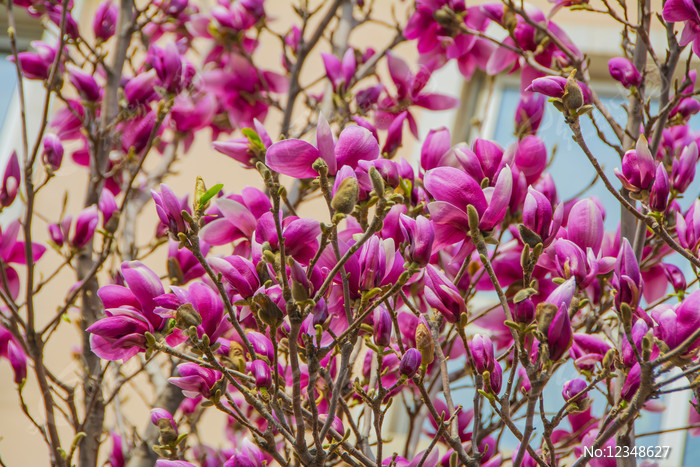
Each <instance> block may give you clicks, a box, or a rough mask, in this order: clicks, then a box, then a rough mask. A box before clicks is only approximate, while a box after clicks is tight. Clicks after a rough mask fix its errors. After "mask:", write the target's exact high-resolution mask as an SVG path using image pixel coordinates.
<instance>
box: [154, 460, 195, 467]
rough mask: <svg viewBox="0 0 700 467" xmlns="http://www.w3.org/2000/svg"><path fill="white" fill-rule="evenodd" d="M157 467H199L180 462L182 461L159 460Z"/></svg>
mask: <svg viewBox="0 0 700 467" xmlns="http://www.w3.org/2000/svg"><path fill="white" fill-rule="evenodd" d="M156 467H197V466H196V465H194V464H193V463H191V462H187V461H180V460H174V461H173V460H168V459H158V460H157V461H156Z"/></svg>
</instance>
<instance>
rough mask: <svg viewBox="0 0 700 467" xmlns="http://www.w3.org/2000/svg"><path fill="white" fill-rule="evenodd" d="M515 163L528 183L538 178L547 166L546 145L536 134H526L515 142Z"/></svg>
mask: <svg viewBox="0 0 700 467" xmlns="http://www.w3.org/2000/svg"><path fill="white" fill-rule="evenodd" d="M515 165H516V166H517V167H518V169H520V171H521V172H522V173H523V175H524V176H525V180H526V181H527V184H528V185H531V184H532V183H533V182H534V181H535V180H537V179H538V178H540V175H541V174H542V172H543V171H544V169H545V167H546V166H547V147H546V146H545V145H544V141H542V140H541V139H540V138H538V137H537V136H533V135H528V136H525V137H524V138H522V139H521V140H520V141H518V142H517V143H516V148H515Z"/></svg>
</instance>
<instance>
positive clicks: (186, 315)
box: [175, 303, 202, 329]
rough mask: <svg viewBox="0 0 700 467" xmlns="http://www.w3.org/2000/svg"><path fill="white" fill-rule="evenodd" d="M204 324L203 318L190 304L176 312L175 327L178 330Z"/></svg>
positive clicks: (182, 306)
mask: <svg viewBox="0 0 700 467" xmlns="http://www.w3.org/2000/svg"><path fill="white" fill-rule="evenodd" d="M200 324H202V317H201V316H200V315H199V313H197V310H195V309H194V307H193V306H192V305H191V304H190V303H185V304H184V305H180V306H179V307H178V308H177V311H176V312H175V326H176V327H177V328H178V329H189V328H190V327H191V326H194V327H197V326H199V325H200Z"/></svg>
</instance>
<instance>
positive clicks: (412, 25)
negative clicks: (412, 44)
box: [404, 0, 494, 79]
mask: <svg viewBox="0 0 700 467" xmlns="http://www.w3.org/2000/svg"><path fill="white" fill-rule="evenodd" d="M460 21H462V22H463V23H464V26H465V27H466V28H469V29H471V30H476V31H484V30H485V29H486V27H487V26H488V24H489V21H488V18H486V16H485V15H484V13H483V12H482V10H481V8H480V7H479V6H472V7H470V8H467V7H466V5H465V2H464V1H463V0H437V1H436V0H420V1H417V2H416V9H415V12H414V13H413V15H412V16H411V18H409V20H408V24H407V25H406V28H405V30H404V35H405V36H406V38H408V39H411V40H413V39H417V44H416V45H417V48H418V52H419V54H420V58H419V63H420V64H422V65H424V66H426V67H428V68H430V69H437V68H440V67H441V66H443V65H444V64H445V62H446V61H447V60H449V59H454V60H455V61H456V62H457V65H458V67H459V70H460V72H461V73H462V75H464V77H465V78H467V79H469V78H470V77H471V76H472V74H473V73H474V71H475V70H476V69H477V68H481V69H484V68H485V67H486V62H487V60H488V57H489V56H490V55H491V53H492V52H493V49H494V46H493V44H491V43H490V42H489V41H487V40H486V39H482V38H480V37H477V36H476V35H472V34H466V33H464V32H462V30H461V29H460V27H459V26H460Z"/></svg>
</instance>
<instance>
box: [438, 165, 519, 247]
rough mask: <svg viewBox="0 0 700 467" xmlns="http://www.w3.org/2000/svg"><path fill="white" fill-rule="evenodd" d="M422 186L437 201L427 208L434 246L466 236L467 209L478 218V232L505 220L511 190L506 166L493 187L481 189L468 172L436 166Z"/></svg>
mask: <svg viewBox="0 0 700 467" xmlns="http://www.w3.org/2000/svg"><path fill="white" fill-rule="evenodd" d="M424 185H425V188H426V190H428V192H429V193H430V194H431V195H433V197H434V198H435V200H436V201H433V202H432V203H430V204H429V205H428V210H429V212H430V215H431V221H432V222H433V225H434V228H435V236H436V245H434V246H433V248H442V247H444V246H447V245H452V244H454V243H456V242H458V241H461V240H464V239H465V237H469V217H468V215H467V206H469V205H472V206H474V208H475V209H476V212H477V214H478V215H479V225H478V227H479V228H480V229H481V230H484V231H488V230H491V229H493V228H494V227H495V226H496V225H498V224H499V223H500V222H501V221H502V220H503V218H504V217H505V214H506V210H507V209H508V204H509V202H510V197H511V193H512V189H513V177H512V174H511V171H510V168H509V167H508V166H505V168H504V169H503V170H501V171H500V173H499V174H498V178H497V180H496V184H495V186H494V187H488V188H485V189H482V188H481V185H480V184H479V182H477V181H476V180H475V179H474V178H472V177H471V176H470V175H468V174H467V173H465V172H463V171H461V170H459V169H455V168H452V167H439V168H436V169H432V170H429V171H428V172H427V173H426V174H425V180H424Z"/></svg>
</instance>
